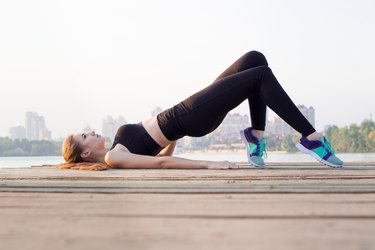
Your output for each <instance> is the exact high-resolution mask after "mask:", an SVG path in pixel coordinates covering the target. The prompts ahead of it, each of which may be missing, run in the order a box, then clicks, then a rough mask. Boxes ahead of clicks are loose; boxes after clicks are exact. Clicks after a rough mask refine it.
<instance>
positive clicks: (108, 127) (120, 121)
mask: <svg viewBox="0 0 375 250" xmlns="http://www.w3.org/2000/svg"><path fill="white" fill-rule="evenodd" d="M124 124H126V120H125V118H124V117H123V116H118V117H117V118H116V119H114V118H113V117H112V116H110V115H108V116H107V117H106V118H104V119H103V123H102V135H103V136H104V137H107V138H109V139H111V140H113V139H114V138H115V135H116V132H117V129H118V128H119V127H120V126H122V125H124Z"/></svg>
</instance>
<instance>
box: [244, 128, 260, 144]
mask: <svg viewBox="0 0 375 250" xmlns="http://www.w3.org/2000/svg"><path fill="white" fill-rule="evenodd" d="M252 130H253V128H251V127H250V128H247V129H245V130H244V134H245V137H246V140H247V141H248V142H251V143H253V144H259V140H258V138H257V137H256V136H255V135H253V133H252V132H251V131H252Z"/></svg>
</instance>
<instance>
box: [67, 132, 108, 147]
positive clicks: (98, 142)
mask: <svg viewBox="0 0 375 250" xmlns="http://www.w3.org/2000/svg"><path fill="white" fill-rule="evenodd" d="M74 140H75V141H77V142H79V144H80V145H81V147H83V148H84V151H85V150H89V151H91V152H95V151H97V150H101V149H104V148H105V138H104V137H102V136H100V135H99V134H95V132H94V131H92V132H90V133H80V134H75V135H74Z"/></svg>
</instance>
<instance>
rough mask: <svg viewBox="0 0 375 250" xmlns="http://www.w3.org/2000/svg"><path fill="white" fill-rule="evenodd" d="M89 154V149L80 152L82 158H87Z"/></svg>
mask: <svg viewBox="0 0 375 250" xmlns="http://www.w3.org/2000/svg"><path fill="white" fill-rule="evenodd" d="M90 155H91V151H90V150H89V149H84V150H83V152H82V153H81V157H82V159H84V160H85V159H88V158H89V157H90Z"/></svg>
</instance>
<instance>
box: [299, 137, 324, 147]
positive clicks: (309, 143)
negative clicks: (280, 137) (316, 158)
mask: <svg viewBox="0 0 375 250" xmlns="http://www.w3.org/2000/svg"><path fill="white" fill-rule="evenodd" d="M300 142H301V144H302V145H303V146H304V147H305V148H307V149H309V150H313V149H315V148H319V147H321V146H322V144H323V143H322V142H321V141H320V140H311V141H310V140H309V139H307V138H306V137H302V138H301V140H300Z"/></svg>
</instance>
